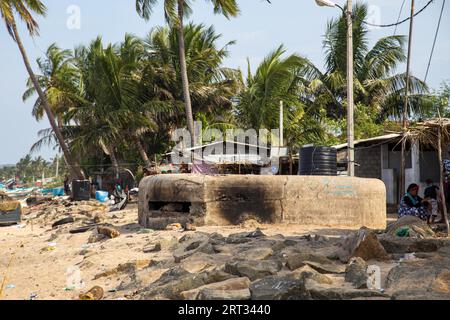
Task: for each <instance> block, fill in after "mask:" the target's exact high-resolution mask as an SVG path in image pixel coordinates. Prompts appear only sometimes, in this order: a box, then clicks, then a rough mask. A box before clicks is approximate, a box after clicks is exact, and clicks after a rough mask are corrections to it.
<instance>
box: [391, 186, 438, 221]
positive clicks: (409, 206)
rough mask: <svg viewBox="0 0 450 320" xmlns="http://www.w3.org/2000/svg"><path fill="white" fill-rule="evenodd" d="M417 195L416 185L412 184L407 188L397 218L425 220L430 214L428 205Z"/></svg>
mask: <svg viewBox="0 0 450 320" xmlns="http://www.w3.org/2000/svg"><path fill="white" fill-rule="evenodd" d="M418 193H419V186H418V185H417V184H415V183H413V184H411V185H410V186H409V187H408V190H407V192H406V194H405V196H404V197H403V198H402V201H401V203H400V208H399V209H398V217H399V218H401V217H403V216H414V217H417V218H420V219H422V220H427V218H428V215H429V212H430V204H429V203H428V202H426V201H423V200H422V198H421V197H419V195H418Z"/></svg>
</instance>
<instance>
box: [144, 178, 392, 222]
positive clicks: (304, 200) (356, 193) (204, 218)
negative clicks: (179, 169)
mask: <svg viewBox="0 0 450 320" xmlns="http://www.w3.org/2000/svg"><path fill="white" fill-rule="evenodd" d="M250 218H252V219H256V220H258V221H259V222H261V223H291V224H302V225H317V226H324V227H337V226H342V227H349V228H360V227H362V226H366V227H368V228H374V229H384V228H385V227H386V188H385V185H384V183H383V182H382V181H381V180H377V179H362V178H348V177H306V176H243V175H229V176H204V175H159V176H153V177H147V178H145V179H143V180H142V182H141V184H140V186H139V223H140V224H141V225H143V226H146V227H150V228H157V229H158V228H164V227H165V226H166V225H167V224H170V223H174V222H179V223H186V222H191V223H194V224H196V225H233V224H239V223H241V222H243V221H245V220H246V219H250Z"/></svg>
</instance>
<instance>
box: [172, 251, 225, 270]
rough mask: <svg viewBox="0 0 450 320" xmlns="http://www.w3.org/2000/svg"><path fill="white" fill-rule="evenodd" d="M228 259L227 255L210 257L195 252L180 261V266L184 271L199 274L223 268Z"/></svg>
mask: <svg viewBox="0 0 450 320" xmlns="http://www.w3.org/2000/svg"><path fill="white" fill-rule="evenodd" d="M229 258H230V257H229V256H228V255H222V254H215V255H211V254H205V253H203V252H197V253H194V254H193V255H191V256H189V257H188V258H186V259H184V260H183V261H181V262H180V264H181V266H182V267H183V268H184V269H185V270H187V271H189V272H191V273H199V272H202V271H211V270H214V269H216V268H220V267H223V266H225V263H226V262H227V260H229Z"/></svg>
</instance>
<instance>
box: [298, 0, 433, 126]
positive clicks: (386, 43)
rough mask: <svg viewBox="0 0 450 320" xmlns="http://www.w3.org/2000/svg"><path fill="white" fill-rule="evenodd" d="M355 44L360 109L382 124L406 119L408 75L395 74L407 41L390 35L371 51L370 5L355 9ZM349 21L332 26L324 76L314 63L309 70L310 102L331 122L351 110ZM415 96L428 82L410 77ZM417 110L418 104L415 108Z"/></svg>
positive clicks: (343, 19) (327, 34) (340, 20)
mask: <svg viewBox="0 0 450 320" xmlns="http://www.w3.org/2000/svg"><path fill="white" fill-rule="evenodd" d="M353 12H354V24H353V39H354V62H355V63H354V65H355V71H354V72H355V77H354V79H355V80H354V81H355V105H357V104H358V103H362V104H364V105H367V106H369V107H371V108H372V109H374V110H376V111H377V112H378V114H379V115H380V120H382V119H385V118H386V117H388V116H398V115H401V114H402V103H399V102H400V101H401V100H402V99H403V98H402V95H403V94H404V88H405V85H406V81H405V80H406V76H405V74H394V72H395V70H396V68H397V67H398V66H399V64H400V63H402V62H404V61H405V60H406V55H405V50H404V45H405V37H404V36H388V37H385V38H382V39H380V40H378V41H377V42H376V44H375V45H374V46H373V47H372V48H371V49H369V47H368V29H367V26H366V25H365V24H364V23H363V21H365V20H366V18H367V5H366V4H356V5H355V6H354V9H353ZM346 36H347V26H346V17H345V16H344V15H342V16H341V17H340V18H338V19H332V20H331V21H329V22H328V25H327V29H326V32H325V40H324V42H323V48H324V52H325V72H321V71H320V69H319V68H318V67H316V66H314V65H313V64H312V63H309V64H308V65H305V69H304V72H305V75H306V76H305V77H304V84H305V87H306V89H307V90H305V97H307V98H308V99H309V103H311V104H313V105H314V104H315V105H316V106H317V107H325V109H326V111H327V115H328V116H329V117H330V118H333V119H336V120H340V119H342V118H343V117H344V115H345V108H346V65H347V64H346V52H347V51H346V50H347V47H346V46H347V44H346ZM410 80H411V95H413V96H414V95H421V94H424V93H426V92H427V90H428V88H427V86H426V84H425V83H424V82H422V81H421V80H419V79H418V78H416V77H413V76H411V78H410ZM415 107H416V108H417V105H416V106H415Z"/></svg>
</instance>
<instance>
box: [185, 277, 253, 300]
mask: <svg viewBox="0 0 450 320" xmlns="http://www.w3.org/2000/svg"><path fill="white" fill-rule="evenodd" d="M249 286H250V280H249V279H248V278H245V277H244V278H231V279H228V280H225V281H221V282H216V283H211V284H207V285H204V286H201V287H198V288H196V289H193V290H189V291H184V292H181V297H182V298H183V299H184V300H218V299H217V298H219V300H220V297H222V299H223V300H230V297H234V298H236V297H238V298H240V299H237V300H248V299H250V291H249ZM232 291H237V292H235V293H234V294H233V292H232ZM225 292H226V293H225ZM225 294H226V297H227V298H225ZM231 300H234V299H233V298H232V299H231Z"/></svg>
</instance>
